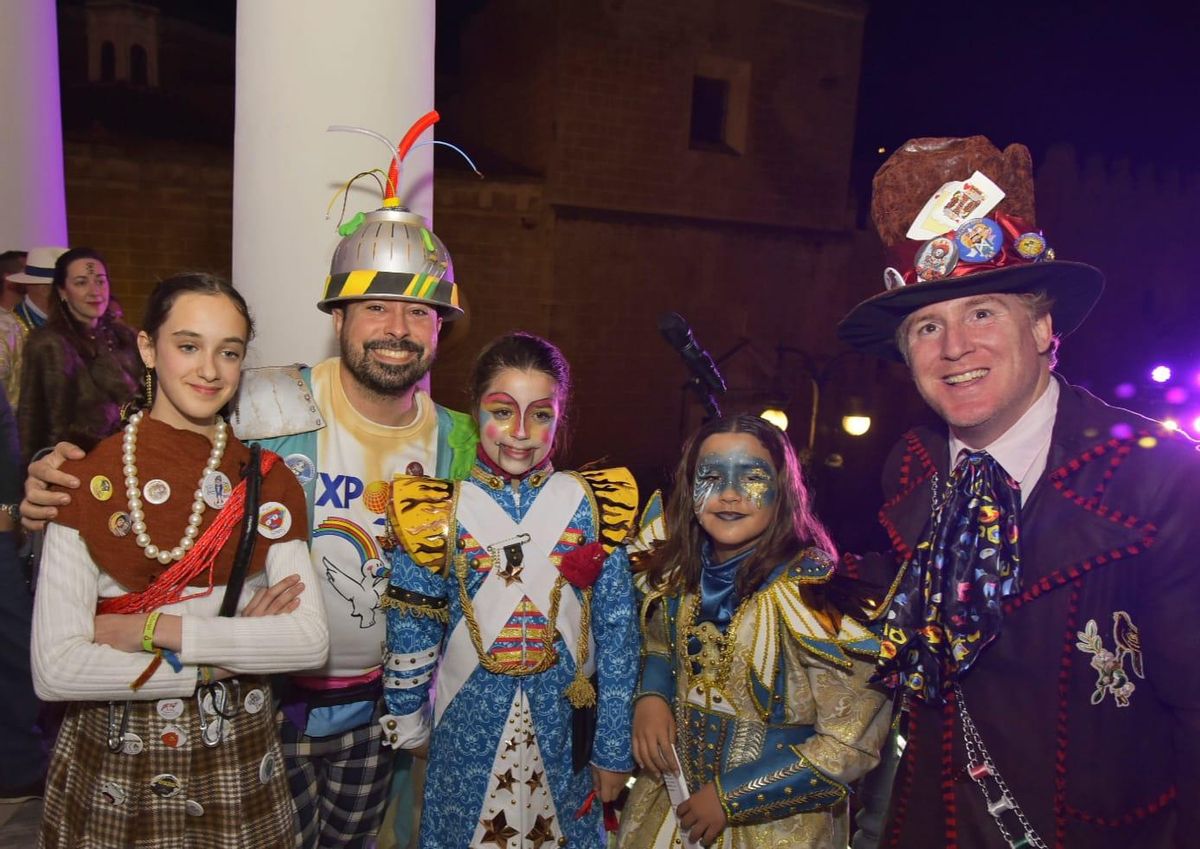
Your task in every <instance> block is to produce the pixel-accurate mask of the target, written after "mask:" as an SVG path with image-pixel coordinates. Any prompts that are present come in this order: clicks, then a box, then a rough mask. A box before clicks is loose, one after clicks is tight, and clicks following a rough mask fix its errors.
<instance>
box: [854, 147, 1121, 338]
mask: <svg viewBox="0 0 1200 849" xmlns="http://www.w3.org/2000/svg"><path fill="white" fill-rule="evenodd" d="M871 219H872V221H873V222H874V224H875V229H876V230H877V231H878V233H879V237H880V239H881V240H882V241H883V246H884V249H885V251H886V252H887V256H888V267H887V268H886V269H885V270H884V273H883V282H884V291H883V292H881V293H879V294H876V295H874V296H872V297H870V298H868V299H867V300H865V301H863V302H862V303H860V304H859V305H858V306H856V307H855V308H854V309H852V310H851V311H850V313H849V314H848V315H847V316H846V317H845V318H844V319H842V321H841V323H840V324H839V325H838V338H839V339H841V340H842V341H843V342H845V343H846V344H848V345H850V346H851V347H853V348H856V349H858V350H860V351H863V352H864V353H870V354H875V355H877V356H881V357H884V358H886V359H892V360H902V357H901V354H900V351H899V349H898V348H897V347H896V331H897V330H898V329H899V327H900V325H901V324H903V322H904V319H905V318H906V317H907V316H908V315H909V314H910V313H912V312H913V311H915V310H917V309H919V308H920V307H922V306H926V305H928V304H934V303H939V302H941V301H948V300H953V299H955V298H963V297H968V296H971V295H981V294H994V293H1013V294H1016V293H1023V292H1036V291H1044V292H1046V294H1047V295H1049V296H1050V297H1051V298H1052V299H1053V301H1054V306H1053V308H1052V309H1051V315H1052V317H1053V321H1054V330H1055V332H1056V333H1057V334H1059V335H1064V336H1065V335H1066V334H1068V333H1070V332H1071V331H1073V330H1075V329H1076V328H1077V327H1078V326H1079V325H1080V324H1081V323H1082V322H1083V320H1084V318H1086V317H1087V314H1088V312H1090V311H1091V309H1092V307H1093V306H1094V305H1095V303H1096V301H1097V300H1098V299H1099V297H1100V293H1101V292H1102V291H1103V289H1104V276H1103V275H1102V274H1101V273H1100V271H1099V270H1098V269H1096V268H1094V267H1093V266H1090V265H1087V264H1086V263H1082V262H1068V261H1064V260H1060V259H1058V258H1057V256H1056V255H1055V253H1054V250H1053V248H1051V247H1050V246H1049V243H1048V239H1047V237H1046V235H1045V234H1044V233H1043V232H1042V231H1041V230H1039V229H1038V227H1037V218H1036V213H1035V207H1034V189H1033V163H1032V159H1031V157H1030V155H1029V149H1028V148H1027V147H1025V146H1024V145H1021V144H1011V145H1009V146H1008V147H1006V148H1005V149H1004V150H1003V151H1001V150H999V149H998V148H997V147H996V146H995V145H993V144H992V143H991V142H990V141H988V140H987V139H986V138H984V137H983V136H972V137H970V138H964V139H957V138H920V139H912V140H911V141H908V142H906V143H905V144H904V145H903V146H902V147H901V148H900V149H898V150H897V151H896V152H895V153H893V154H892V155H891V157H889V158H888V160H887V162H885V163H884V164H883V166H882V167H880V169H879V171H878V172H876V174H875V180H874V183H873V185H872V195H871Z"/></svg>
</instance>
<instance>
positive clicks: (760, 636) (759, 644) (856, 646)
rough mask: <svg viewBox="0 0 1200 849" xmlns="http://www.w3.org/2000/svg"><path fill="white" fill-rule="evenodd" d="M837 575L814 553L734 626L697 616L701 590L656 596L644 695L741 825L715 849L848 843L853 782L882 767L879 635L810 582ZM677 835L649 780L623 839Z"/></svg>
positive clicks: (646, 631) (885, 712) (692, 778)
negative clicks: (837, 610)
mask: <svg viewBox="0 0 1200 849" xmlns="http://www.w3.org/2000/svg"><path fill="white" fill-rule="evenodd" d="M831 571H832V566H831V564H830V562H829V560H828V559H827V558H825V557H824V555H822V554H820V553H819V552H816V551H814V550H811V549H810V550H809V551H807V552H805V554H804V555H802V556H801V557H799V558H797V559H796V560H795V561H794V562H793V563H791V564H788V565H787V566H785V567H782V568H781V569H780V570H778V574H776V575H775V576H774V577H773V578H772V579H770V580H768V582H767V583H766V584H765V585H764V586H763V587H761V588H760V589H759V590H758V591H757V592H755V593H754V594H753V595H751V596H750V597H749V598H747V599H745V600H744V601H742V602H741V604H739V605H738V607H737V609H736V611H735V612H734V614H733V618H732V619H731V620H730V622H729V624H728V626H727V627H725V628H724V629H721V628H719V627H718V626H717V625H715V624H714V623H712V622H697V621H696V618H697V614H698V611H699V609H700V599H699V597H698V596H697V595H696V594H693V593H685V594H683V595H682V596H678V595H676V596H661V595H656V594H655V593H654V592H651V593H649V594H648V595H647V597H646V599H645V602H644V604H643V620H642V636H643V659H642V669H641V675H640V679H639V689H638V697H639V698H642V697H646V698H653V697H655V696H656V695H657V696H661V697H663V698H664V699H666V700H667V701H668V703H669V704H671V706H672V709H673V711H674V714H675V719H676V726H677V732H676V742H675V746H676V750H677V751H678V753H679V757H680V761H681V763H682V766H683V770H684V775H685V777H686V779H687V783H688V786H689V788H690V789H691V791H692V792H693V793H694V792H696V791H697V790H699V789H700V787H702V786H703V785H704V784H706V783H709V782H715V784H716V787H717V791H718V795H719V796H720V799H721V803H722V806H723V807H724V809H725V812H726V816H727V817H728V820H729V824H728V826H727V828H726V829H725V831H724V832H722V834H721V835H720V837H719V838H718V839H717V841H716V842H715V843H714V844H712V845H713V846H716V847H721V849H749V848H750V847H755V849H758V848H759V847H779V849H784V847H786V849H844V847H845V846H846V844H847V840H848V833H847V805H846V800H845V797H846V793H847V790H846V785H848V784H849V783H850V782H851V781H854V780H855V779H857V778H859V777H860V776H861V775H863V774H864V773H866V772H867V771H868V770H870V769H871V768H872V767H873V766H874V765H875V764H876V762H877V761H878V753H879V748H880V746H881V744H882V742H883V740H884V738H885V737H886V734H887V730H888V719H889V716H890V711H889V704H888V700H887V697H886V695H885V694H884V692H883V691H881V690H879V689H877V688H876V687H874V686H872V685H870V684H868V681H869V679H870V677H871V675H872V674H873V671H874V659H875V652H876V651H877V648H878V643H877V642H876V640H875V639H874V637H873V636H872V635H871V634H870V632H868V631H867V630H866V629H865V628H863V627H862V626H861V625H859V624H858V623H857V622H855V621H854V620H852V619H850V618H849V617H836V616H833V617H831V616H829V615H827V613H826V611H824V610H816V609H814V608H813V607H811V606H809V603H808V599H809V598H810V597H811V596H810V595H809V594H808V593H807V592H806V591H805V587H806V585H812V584H819V583H823V582H824V581H827V580H828V577H829V574H830V572H831ZM839 619H840V621H838V620H839ZM833 622H837V630H836V631H832V630H831V624H832V623H833ZM678 837H679V835H678V834H677V832H676V820H675V816H674V814H673V812H672V810H671V806H670V801H669V799H668V797H667V792H666V788H665V786H664V785H663V783H662V781H661V780H659V779H654V778H652V777H650V776H649V775H642V776H640V777H639V778H638V781H637V784H636V785H635V786H634V788H633V791H632V793H631V794H630V798H629V802H628V803H627V805H626V808H625V813H624V815H623V817H622V822H621V834H620V845H621V846H622V847H627V848H628V849H651V847H654V848H655V849H658V847H674V846H679V845H681V844H680V843H678V842H676V841H677V840H678Z"/></svg>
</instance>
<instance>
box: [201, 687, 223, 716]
mask: <svg viewBox="0 0 1200 849" xmlns="http://www.w3.org/2000/svg"><path fill="white" fill-rule="evenodd" d="M214 693H215V694H216V697H215V698H214V697H213V694H214ZM200 708H201V709H202V710H203V711H204V713H205V715H206V716H216V715H217V712H218V711H222V710H224V709H225V690H220V689H216V690H211V691H209V692H207V693H205V694H204V696H203V697H202V698H201V699H200Z"/></svg>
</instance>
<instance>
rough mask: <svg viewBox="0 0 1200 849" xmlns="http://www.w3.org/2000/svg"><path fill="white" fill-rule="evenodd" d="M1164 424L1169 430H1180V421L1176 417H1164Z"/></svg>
mask: <svg viewBox="0 0 1200 849" xmlns="http://www.w3.org/2000/svg"><path fill="white" fill-rule="evenodd" d="M1162 425H1163V427H1165V428H1166V429H1167V430H1179V422H1177V421H1175V420H1174V419H1163V423H1162Z"/></svg>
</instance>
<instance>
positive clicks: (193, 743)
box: [32, 274, 328, 847]
mask: <svg viewBox="0 0 1200 849" xmlns="http://www.w3.org/2000/svg"><path fill="white" fill-rule="evenodd" d="M251 333H252V323H251V320H250V316H249V313H248V310H247V308H246V304H245V301H244V300H243V299H242V297H241V295H240V294H238V292H237V291H236V290H235V289H233V288H232V287H231V286H230V285H229V284H228V283H227V282H225V281H223V280H221V279H219V278H216V277H211V276H209V275H201V274H190V275H177V276H175V277H171V278H168V279H166V280H164V281H162V282H161V283H160V284H159V285H158V287H157V288H156V289H155V291H154V293H153V294H152V296H151V298H150V302H149V305H148V308H147V314H146V320H145V322H144V323H143V329H142V331H141V332H140V333H139V334H138V349H139V352H140V354H141V357H142V362H143V363H144V364H145V366H146V392H145V394H146V398H145V399H144V404H143V406H142V408H141V409H140V410H138V411H137V412H135V413H133V414H132V415H131V416H130V417H129V419H128V421H127V423H126V425H125V428H124V430H123V432H121V433H118V434H115V435H113V436H111V437H109V438H108V439H106V440H105V441H103V442H102V443H100V445H99V446H97V447H96V448H95V449H94V450H93V451H92V452H90V453H89V454H88V456H87V457H86V458H84V459H82V460H77V461H71V462H69V463H68V464H67V465H65V466H64V470H66V469H67V468H68V467H71V468H70V472H71V473H72V474H74V475H76V476H77V477H78V478H79V479H80V480H81V481H84V482H86V486H87V489H88V494H84V495H82V496H81V497H78V498H76V499H74V500H73V502H72V503H71V504H70V505H67V506H65V507H63V508H61V509H60V510H59V513H58V516H57V517H56V518H55V520H54V521H53V522H52V523H51V524H50V525H49V527H48V528H47V532H46V541H45V546H44V552H43V557H42V564H41V572H40V576H39V580H38V590H37V595H36V599H35V609H34V625H33V640H32V659H33V675H34V685H35V688H36V689H37V692H38V695H39V696H41V697H42V698H43V699H45V700H47V701H64V702H68V707H67V712H66V718H65V720H64V722H63V727H62V731H61V733H60V735H59V738H58V741H57V743H56V746H55V751H54V754H53V757H52V761H51V765H50V770H49V774H48V776H47V786H46V797H45V805H44V818H43V824H42V834H41V839H40V841H39V846H46V847H51V846H52V847H74V846H79V845H84V844H87V845H103V846H117V845H133V844H135V843H136V844H138V845H155V846H163V847H176V846H178V847H183V846H190V845H205V846H250V847H260V846H261V847H267V846H272V847H274V846H282V845H291V844H292V842H293V839H294V835H295V821H294V817H293V815H292V804H291V797H290V794H289V792H288V789H287V785H286V777H285V776H284V774H283V761H282V757H281V755H280V752H279V743H278V738H277V735H276V732H275V726H274V718H273V715H274V710H273V698H272V696H271V691H270V687H269V684H268V683H267V679H266V678H265V676H267V675H270V674H273V673H278V672H286V671H292V670H302V669H308V668H312V667H316V666H320V665H321V664H322V663H323V662H324V659H325V655H326V653H327V651H328V629H327V625H326V621H325V614H324V610H323V608H322V606H321V602H320V598H319V595H318V593H317V592H316V577H315V575H314V573H313V571H312V566H311V562H310V559H309V555H308V549H307V539H306V529H307V523H306V522H305V515H306V508H305V502H304V493H303V490H302V489H301V488H300V486H299V484H298V483H297V481H296V479H295V477H294V476H293V475H292V473H291V472H290V471H289V470H288V468H287V466H286V465H285V464H284V463H282V462H280V460H279V457H277V456H276V455H273V454H270V453H269V452H263V454H262V456H261V458H258V455H257V454H256V453H251V451H250V450H249V449H248V448H247V447H246V446H245V445H243V444H242V443H241V442H240V441H238V440H237V438H236V437H234V436H233V435H232V434H231V433H229V431H228V429H227V427H226V425H225V421H224V418H223V417H222V415H221V414H222V412H223V411H224V409H225V408H226V407H227V406H228V405H229V403H230V402H231V400H232V399H233V397H234V394H235V393H236V391H237V387H238V383H239V381H240V377H241V366H242V361H243V358H244V356H245V352H246V346H247V344H248V343H249V340H250V336H251ZM255 458H258V459H257V466H256V465H255V463H256V460H255ZM239 532H240V534H241V536H240V538H239ZM306 588H311V589H306ZM227 596H228V597H227ZM230 614H233V615H230Z"/></svg>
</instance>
